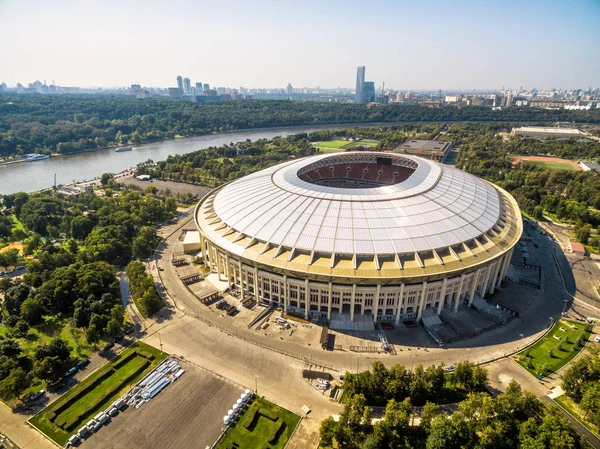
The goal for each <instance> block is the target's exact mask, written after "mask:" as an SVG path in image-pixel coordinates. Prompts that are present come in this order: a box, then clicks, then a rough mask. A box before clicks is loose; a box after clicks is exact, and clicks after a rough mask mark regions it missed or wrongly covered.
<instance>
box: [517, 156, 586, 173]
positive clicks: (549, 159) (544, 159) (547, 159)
mask: <svg viewBox="0 0 600 449" xmlns="http://www.w3.org/2000/svg"><path fill="white" fill-rule="evenodd" d="M521 161H532V162H554V163H560V164H567V165H570V166H571V167H572V168H573V170H576V171H581V170H582V168H581V167H580V166H579V165H577V164H576V163H575V162H573V161H569V160H567V159H561V158H559V157H546V156H514V157H511V158H510V163H511V164H512V165H513V166H515V165H517V164H518V163H519V162H521Z"/></svg>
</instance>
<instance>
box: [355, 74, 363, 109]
mask: <svg viewBox="0 0 600 449" xmlns="http://www.w3.org/2000/svg"><path fill="white" fill-rule="evenodd" d="M364 91H365V66H364V65H361V66H358V68H357V69H356V100H355V101H356V102H357V103H365V97H364Z"/></svg>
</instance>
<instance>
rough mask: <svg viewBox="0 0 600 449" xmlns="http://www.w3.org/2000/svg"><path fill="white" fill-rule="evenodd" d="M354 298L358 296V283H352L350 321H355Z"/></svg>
mask: <svg viewBox="0 0 600 449" xmlns="http://www.w3.org/2000/svg"><path fill="white" fill-rule="evenodd" d="M354 298H356V284H352V297H351V298H350V321H354Z"/></svg>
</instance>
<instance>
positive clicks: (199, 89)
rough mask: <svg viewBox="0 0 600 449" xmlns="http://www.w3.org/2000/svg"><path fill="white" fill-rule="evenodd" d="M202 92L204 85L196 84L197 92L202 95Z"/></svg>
mask: <svg viewBox="0 0 600 449" xmlns="http://www.w3.org/2000/svg"><path fill="white" fill-rule="evenodd" d="M201 90H202V83H196V92H198V93H200V91H201Z"/></svg>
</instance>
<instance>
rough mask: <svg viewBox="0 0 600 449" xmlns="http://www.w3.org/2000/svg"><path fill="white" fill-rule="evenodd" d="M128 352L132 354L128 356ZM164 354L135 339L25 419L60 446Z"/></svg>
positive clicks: (159, 360)
mask: <svg viewBox="0 0 600 449" xmlns="http://www.w3.org/2000/svg"><path fill="white" fill-rule="evenodd" d="M141 351H144V352H145V353H148V354H152V356H153V357H151V360H150V359H148V358H146V357H144V356H142V355H141V354H140V353H141ZM132 353H134V354H135V355H132V356H130V354H132ZM128 357H131V358H128ZM166 357H167V354H165V353H164V352H162V351H160V350H158V349H156V348H154V347H152V346H149V345H147V344H145V343H142V342H136V343H135V344H134V345H133V346H132V347H130V348H128V349H126V350H125V351H123V352H122V353H121V354H119V355H118V356H117V357H115V358H114V359H113V360H111V361H110V362H109V363H107V364H106V365H104V366H103V367H101V368H100V369H98V370H97V371H96V372H94V373H93V374H92V375H90V376H89V377H87V378H86V379H85V380H83V381H82V382H81V383H80V384H78V385H76V386H75V387H73V388H72V389H70V390H69V391H68V392H67V393H65V394H64V395H63V396H61V397H60V398H59V399H58V400H56V401H55V402H53V403H52V404H50V405H49V406H48V407H46V408H45V409H43V410H42V411H41V412H39V413H38V414H37V415H35V416H34V417H33V418H31V419H30V420H29V422H30V423H31V424H32V425H34V426H35V427H37V428H38V429H39V430H41V431H42V432H43V433H44V434H46V436H48V437H49V438H50V439H52V440H53V441H55V442H56V443H57V444H59V445H61V446H62V445H63V444H65V442H66V441H67V439H68V438H69V437H70V436H71V435H72V434H74V433H75V432H77V430H79V428H80V427H81V426H82V425H83V424H85V423H86V422H87V421H88V420H89V419H91V417H93V416H94V415H96V414H97V413H98V412H100V411H102V410H104V409H105V408H106V407H107V406H108V405H109V404H110V403H111V402H113V401H114V400H115V399H116V398H117V397H119V396H121V395H122V393H123V392H124V391H126V390H127V389H129V387H130V386H131V385H133V384H135V383H136V382H137V381H139V380H140V379H141V378H142V377H143V376H144V375H146V373H148V372H149V371H150V370H151V369H153V368H154V367H155V366H156V365H157V364H158V363H160V362H161V361H162V360H164V359H165V358H166ZM123 359H126V360H127V361H126V362H124V363H122V364H121V365H119V366H117V367H116V368H115V363H117V362H118V361H120V360H123ZM88 390H89V391H88ZM61 422H65V423H67V425H63V427H64V429H63V428H61V427H59V426H58V424H59V423H61Z"/></svg>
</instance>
